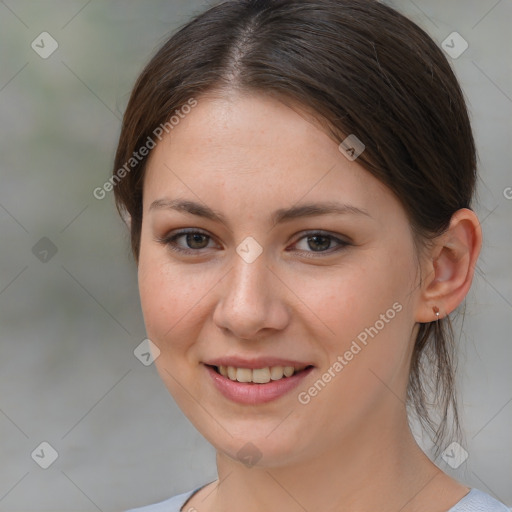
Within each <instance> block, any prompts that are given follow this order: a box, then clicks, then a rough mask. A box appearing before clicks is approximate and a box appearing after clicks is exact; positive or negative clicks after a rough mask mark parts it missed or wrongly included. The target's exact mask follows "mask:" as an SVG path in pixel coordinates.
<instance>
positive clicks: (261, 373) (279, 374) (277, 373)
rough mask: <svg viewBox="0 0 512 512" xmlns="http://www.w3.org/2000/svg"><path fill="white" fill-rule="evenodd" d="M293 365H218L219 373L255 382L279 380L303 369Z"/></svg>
mask: <svg viewBox="0 0 512 512" xmlns="http://www.w3.org/2000/svg"><path fill="white" fill-rule="evenodd" d="M304 368H305V366H303V367H301V368H294V367H293V366H271V367H269V366H267V367H266V368H256V369H254V370H252V369H250V368H235V367H234V366H218V367H217V369H218V370H219V373H220V374H221V375H223V376H224V377H228V378H229V379H230V380H233V381H238V382H254V383H256V384H266V383H267V382H270V381H271V380H280V379H282V378H283V377H291V376H292V375H293V374H294V373H296V372H299V371H301V370H303V369H304Z"/></svg>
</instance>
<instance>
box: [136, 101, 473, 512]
mask: <svg viewBox="0 0 512 512" xmlns="http://www.w3.org/2000/svg"><path fill="white" fill-rule="evenodd" d="M160 199H165V200H175V199H186V200H189V201H194V202H198V203H200V204H202V205H203V206H204V205H206V206H208V207H209V208H211V209H213V210H214V211H216V212H218V213H220V214H222V215H223V217H224V221H223V222H218V221H214V220H210V219H206V218H204V217H201V216H199V215H195V214H193V213H189V212H184V211H176V210H174V209H171V208H165V207H159V208H152V209H151V208H150V206H151V204H152V203H153V202H154V201H157V200H160ZM327 201H332V202H337V203H343V204H347V205H351V206H354V207H357V208H359V209H361V210H363V211H364V212H366V214H361V213H344V214H328V215H315V216H309V217H301V218H294V219H290V220H287V221H284V222H281V223H278V224H274V223H273V222H272V217H271V216H272V213H273V212H275V211H276V210H278V209H282V208H289V207H292V206H297V205H304V204H309V203H324V202H327ZM183 228H193V229H197V230H200V232H202V233H204V234H206V235H208V236H209V237H210V238H208V236H207V237H199V238H198V239H196V240H195V241H196V245H193V248H192V249H190V248H189V249H188V250H189V253H182V252H181V253H180V252H177V251H175V250H172V248H171V247H170V246H169V245H166V244H165V243H164V242H162V241H161V240H160V241H159V239H163V238H165V237H168V236H169V235H173V234H176V232H177V231H179V230H180V229H183ZM306 230H316V231H318V230H321V232H322V233H321V234H323V235H325V234H326V233H327V234H331V235H332V236H333V237H335V238H339V239H340V240H343V241H345V242H348V244H347V245H340V244H338V243H337V242H336V241H335V240H332V241H331V245H330V246H329V239H327V240H326V239H313V240H311V239H310V240H309V241H308V239H307V238H305V233H304V231H306ZM248 236H251V237H253V238H254V239H255V240H256V241H257V242H258V243H259V245H260V246H261V247H262V248H263V252H262V254H261V255H260V256H259V257H258V258H257V259H256V260H255V261H254V262H252V263H247V262H246V261H244V259H242V258H241V257H240V256H239V255H238V254H237V252H236V248H237V246H238V245H239V244H240V243H241V242H242V241H243V240H244V239H245V238H246V237H248ZM319 240H320V243H318V241H319ZM197 241H199V242H200V243H199V244H197ZM315 241H316V244H315ZM193 242H194V240H192V243H193ZM175 243H176V244H177V245H178V247H181V248H183V249H185V248H187V247H188V245H187V239H186V237H185V236H182V237H181V238H179V239H177V240H176V241H175ZM322 244H324V245H322ZM326 245H327V249H326ZM480 245H481V233H480V228H479V224H478V220H477V218H476V216H475V214H474V213H473V212H471V211H469V210H459V211H458V212H457V213H456V214H455V215H454V216H453V218H452V223H451V225H450V228H449V230H448V231H447V232H446V233H445V234H443V235H442V236H441V237H439V238H438V239H436V240H435V243H434V244H433V246H432V247H430V248H429V250H428V251H425V252H424V253H422V254H421V256H420V255H418V254H417V249H416V248H415V244H414V240H413V235H412V232H411V227H410V223H409V220H408V218H407V216H406V214H405V211H404V209H403V208H402V206H401V204H400V202H399V201H398V200H397V198H396V197H395V196H394V195H393V194H392V192H391V191H390V190H389V189H388V188H387V187H386V186H384V185H383V184H382V183H381V182H379V181H378V180H377V179H376V178H374V177H373V176H372V175H371V174H370V173H368V172H367V171H366V170H365V169H364V168H363V167H361V166H360V165H359V164H358V163H357V160H355V161H353V162H352V161H349V160H348V159H347V158H345V156H344V155H342V154H341V153H340V151H339V150H338V146H337V144H336V143H335V142H334V141H333V140H331V138H329V136H328V135H327V134H326V132H325V131H324V130H322V129H321V127H320V126H319V125H318V124H317V123H315V122H312V121H311V119H308V118H307V116H306V115H304V114H302V113H301V112H300V111H299V110H298V109H292V108H290V107H289V106H285V105H284V104H282V103H281V102H279V101H277V100H276V99H272V98H270V97H268V96H263V95H254V94H252V95H249V94H240V93H237V94H234V93H233V92H231V93H230V94H229V96H228V95H223V94H221V93H219V94H216V95H213V94H212V95H209V96H203V97H201V98H199V103H198V106H197V107H196V108H195V109H194V110H193V111H192V112H191V113H190V114H189V115H188V116H187V117H186V118H185V119H184V120H182V121H181V122H180V124H179V125H178V126H176V127H175V128H174V130H173V131H172V132H171V133H170V135H168V136H167V137H166V138H165V139H163V140H162V142H160V143H159V144H158V145H157V147H156V148H155V149H154V150H153V152H152V154H151V157H150V160H149V162H148V166H147V172H146V176H145V179H144V197H143V223H142V234H141V250H140V255H139V261H138V271H139V274H138V275H139V289H140V297H141V303H142V309H143V314H144V320H145V324H146V329H147V333H148V337H149V338H150V339H151V340H152V341H153V342H154V343H155V345H157V347H158V348H159V350H160V351H161V352H160V356H159V357H158V358H157V359H156V361H155V364H156V366H157V369H158V371H159V373H160V375H161V378H162V379H163V381H164V383H165V385H166V386H167V388H168V389H169V391H170V392H171V394H172V395H173V397H174V398H175V400H176V402H177V403H178V405H179V407H180V408H181V409H182V410H183V412H184V414H185V415H186V416H187V417H188V418H189V419H190V421H191V422H192V423H193V424H194V425H195V426H196V428H197V429H198V430H199V431H200V432H201V434H202V435H203V436H204V437H205V438H206V439H207V440H208V441H209V442H210V443H211V444H212V445H213V446H214V447H215V449H216V452H217V469H218V476H219V480H218V481H216V482H212V483H210V484H209V485H208V486H207V487H206V488H204V489H202V490H201V491H199V492H198V493H196V494H195V495H193V496H192V498H191V499H190V500H189V502H188V503H187V504H186V506H185V507H183V510H189V509H191V508H190V507H194V508H195V509H196V510H198V511H200V512H203V511H204V512H207V511H213V510H216V511H220V510H222V511H223V512H230V511H235V510H236V511H239V510H244V511H247V512H252V511H261V510H266V511H269V512H273V511H277V510H287V511H295V510H297V511H302V510H304V509H306V510H308V511H320V510H322V511H334V510H336V511H341V510H347V511H349V510H350V511H353V510H358V511H370V510H372V511H373V510H380V511H387V510H389V511H395V512H396V511H398V510H400V511H401V512H407V511H423V510H425V511H427V510H429V511H430V512H432V511H434V512H435V511H439V512H441V511H444V510H447V509H448V508H450V507H451V506H453V505H454V504H455V503H456V502H457V501H458V500H460V499H461V498H462V497H463V496H464V495H465V494H466V493H467V492H468V491H469V489H468V488H467V487H465V486H463V485H461V484H459V483H457V482H456V481H454V480H452V479H451V478H449V477H448V476H447V475H445V474H444V473H442V472H441V471H440V470H439V469H438V468H437V467H436V466H435V465H433V464H432V463H431V462H430V461H429V459H428V458H427V457H426V456H425V455H424V454H423V452H422V451H421V450H420V448H419V447H418V446H417V444H416V442H415V441H414V438H413V436H412V434H411V432H410V429H409V426H408V422H407V415H406V410H405V397H406V388H407V379H408V371H409V361H410V357H411V350H412V345H413V340H414V338H415V334H416V332H417V329H418V323H419V322H430V321H433V320H435V318H436V316H435V313H434V311H433V307H434V306H436V307H438V308H439V311H440V314H441V317H443V316H445V315H446V314H448V313H450V312H451V311H452V310H453V309H455V308H456V307H457V305H458V304H459V303H460V302H461V301H462V300H463V298H464V296H465V295H466V293H467V291H468V289H469V287H470V284H471V280H472V276H473V268H474V265H475V262H476V259H477V257H478V252H479V250H480ZM318 246H320V248H322V249H323V250H325V252H322V250H320V251H316V252H315V251H314V250H313V249H314V248H317V249H318ZM194 247H197V248H195V249H194ZM202 247H204V248H202ZM337 248H341V249H339V250H336V249H337ZM194 251H195V252H194ZM420 275H421V277H422V279H421V282H420ZM395 303H399V304H400V305H401V307H402V309H401V311H400V312H399V313H397V314H396V315H395V316H394V318H393V319H392V320H390V321H389V322H388V323H386V324H385V327H384V328H383V329H382V330H380V331H379V333H378V335H376V336H375V337H374V338H373V339H370V340H369V342H368V344H367V346H365V347H364V348H363V349H362V350H361V351H360V352H359V353H358V354H357V356H355V357H354V358H353V359H352V360H351V361H350V362H349V363H348V364H347V365H346V366H345V367H344V368H343V370H342V371H341V372H340V373H339V374H337V376H336V377H335V378H333V379H332V380H331V382H329V383H328V385H327V386H325V388H324V389H323V390H322V391H321V392H320V393H318V395H317V396H315V397H314V398H312V399H311V401H310V402H309V403H308V404H307V405H302V404H301V403H299V401H298V398H297V395H298V393H299V392H300V391H304V390H307V389H308V388H309V387H310V386H312V385H313V383H314V382H315V381H316V380H317V379H319V378H321V375H322V374H323V373H324V372H326V371H327V370H328V368H329V367H331V366H332V364H333V363H334V362H335V361H336V359H337V356H338V355H342V354H344V353H345V351H347V350H348V349H349V347H350V345H351V343H352V341H353V340H354V339H356V337H357V335H358V334H359V333H361V332H362V331H364V329H365V328H367V327H370V326H374V325H375V323H376V321H377V320H379V318H381V317H380V315H381V314H385V313H386V311H387V310H389V309H390V308H392V305H393V304H395ZM224 355H228V356H232V355H240V356H244V357H248V358H253V357H257V356H261V355H268V356H280V357H288V358H293V359H296V360H299V361H304V362H308V363H309V364H312V365H314V366H315V368H314V370H313V371H312V373H311V374H310V375H309V376H308V377H307V378H306V380H305V382H304V383H303V384H301V385H300V386H299V388H298V389H296V390H294V391H292V392H290V393H288V394H286V395H285V396H283V397H280V398H279V399H277V400H274V401H272V402H270V403H266V404H261V405H240V404H236V403H234V402H231V401H229V400H228V399H226V398H224V396H222V395H221V394H220V393H219V392H218V391H217V390H216V389H215V388H214V387H213V385H212V383H211V379H210V376H209V375H208V374H207V372H206V369H205V366H204V365H203V362H204V361H207V360H209V359H212V358H214V357H219V356H224ZM248 442H250V443H252V444H253V445H255V446H256V447H257V449H258V450H259V452H260V453H261V458H260V459H259V460H258V462H257V463H256V465H254V466H253V467H248V466H246V465H245V464H244V463H243V462H242V461H240V460H239V459H238V457H237V452H238V451H239V450H240V449H241V448H242V447H243V446H244V445H245V444H246V443H248ZM219 482H221V483H220V484H219Z"/></svg>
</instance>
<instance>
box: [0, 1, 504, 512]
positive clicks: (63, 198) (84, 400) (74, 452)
mask: <svg viewBox="0 0 512 512" xmlns="http://www.w3.org/2000/svg"><path fill="white" fill-rule="evenodd" d="M388 3H391V4H392V5H394V6H395V7H397V8H398V9H399V10H401V11H402V12H404V13H406V14H407V15H409V16H410V17H411V18H412V19H413V20H414V21H416V22H417V23H418V24H420V25H421V26H422V27H423V28H425V29H426V30H427V31H428V32H429V33H430V34H431V36H432V37H433V38H434V39H435V40H436V41H437V42H438V43H439V44H440V45H441V43H442V41H443V40H444V39H445V38H446V37H447V36H448V35H449V34H450V33H451V32H453V31H457V32H459V33H460V34H461V35H462V37H463V38H464V39H465V40H466V41H467V42H468V44H469V48H468V49H467V50H466V51H465V52H464V53H463V54H462V55H461V56H460V57H458V58H457V59H451V58H450V60H452V63H453V65H454V67H455V70H456V73H457V75H458V77H459V78H460V81H461V83H462V85H463V88H464V90H465V93H466V95H467V98H468V102H469V106H470V110H471V115H472V118H473V124H474V130H475V135H476V139H477V144H478V150H479V155H480V173H481V181H480V187H479V198H478V204H477V205H476V210H477V212H478V213H479V215H480V218H481V221H482V224H483V229H484V236H485V248H484V250H483V254H482V257H481V260H480V264H479V269H478V273H477V277H476V281H475V284H474V287H473V289H472V291H471V293H470V296H469V297H468V300H467V314H466V319H465V323H464V328H463V337H462V340H461V342H462V343H461V344H462V350H461V370H460V373H459V376H460V380H461V388H462V392H463V397H464V400H463V405H464V408H463V420H464V424H465V427H466V437H467V441H466V445H465V448H466V450H467V451H468V453H469V458H468V460H467V461H466V462H465V463H464V464H462V465H461V466H460V467H459V468H458V469H457V470H456V471H454V470H451V469H450V467H449V466H448V465H447V464H446V463H445V462H444V461H443V460H442V459H437V463H438V464H439V465H440V467H441V468H443V469H444V470H446V471H447V472H449V473H451V474H453V475H455V476H456V477H458V478H460V479H461V480H463V481H464V482H466V483H467V484H469V485H471V486H475V487H478V488H480V489H482V490H484V491H486V492H488V493H490V494H492V495H494V496H496V497H498V498H499V499H501V500H502V501H504V502H506V503H507V504H508V505H509V506H510V505H512V486H510V477H511V476H512V441H511V436H510V425H511V419H512V404H511V401H512V386H511V377H510V361H511V360H512V357H511V356H512V347H511V343H510V330H511V321H510V318H511V313H512V310H511V308H512V280H511V275H510V252H511V242H512V237H511V222H510V220H511V218H512V200H510V199H507V197H506V196H508V197H511V196H512V192H511V193H510V194H508V193H507V191H508V190H510V189H507V187H512V176H511V173H510V162H511V160H512V159H511V156H512V155H511V149H510V148H511V147H512V144H511V143H512V141H511V137H510V135H511V130H510V120H511V118H512V117H511V114H512V99H511V98H512V76H511V67H510V49H511V48H512V41H511V36H510V19H512V3H511V2H510V0H501V1H496V0H481V1H450V2H446V1H441V0H416V1H415V2H413V1H410V0H400V1H395V2H388ZM204 5H205V4H204V2H199V1H184V0H183V1H178V0H172V1H171V0H152V1H151V2H148V1H143V0H124V1H120V0H109V1H104V2H100V1H99V0H92V1H87V0H80V1H78V0H77V1H57V0H55V1H28V0H16V1H15V0H4V1H1V2H0V52H1V53H0V117H1V124H0V130H1V135H0V151H1V161H0V230H1V239H0V240H1V241H0V243H1V250H0V344H1V352H0V365H1V371H0V390H1V391H0V433H1V434H0V447H1V464H0V510H2V511H18V510H38V511H42V510H53V511H57V510H68V511H71V510H72V511H75V510H103V511H110V510H120V509H123V508H127V507H132V506H136V505H142V504H147V503H150V502H154V501H158V500H160V499H164V498H166V497H169V496H171V495H173V494H176V493H178V492H183V491H186V490H189V489H192V488H194V487H195V486H199V485H201V484H203V483H206V482H208V481H211V480H213V479H215V477H216V471H215V459H214V450H213V448H212V447H211V446H210V445H208V443H206V441H205V440H203V439H202V437H201V436H200V435H199V434H198V433H197V432H196V431H195V429H194V428H193V427H192V426H191V424H190V423H189V422H188V420H187V419H186V418H184V416H183V415H182V414H181V412H180V411H179V409H178V408H177V406H176V405H175V404H174V402H173V400H172V398H171V397H170V396H169V395H168V393H167V391H166V390H165V388H164V386H163V384H161V383H160V381H159V378H158V376H157V374H156V371H155V369H154V368H153V366H149V367H146V366H144V365H143V364H141V363H140V362H139V360H137V359H136V358H135V356H134V353H133V351H134V349H135V347H137V345H138V344H139V343H140V342H141V341H142V340H143V339H144V338H145V332H144V325H143V321H142V315H141V312H140V304H139V301H138V294H137V286H136V269H135V265H134V263H133V262H132V261H131V259H130V255H129V243H128V236H127V232H126V230H125V229H124V226H123V224H122V222H121V220H120V219H118V217H117V216H116V213H115V210H114V207H113V196H112V193H110V194H108V196H107V198H105V199H104V200H102V201H100V200H97V199H95V198H94V197H93V195H92V191H93V189H94V188H95V187H98V186H101V185H102V184H103V183H104V182H105V180H106V179H107V178H108V176H109V173H110V169H111V165H112V161H113V156H114V151H115V145H116V142H117V137H118V134H119V126H120V118H121V115H122V112H123V110H124V108H125V106H126V103H127V100H128V94H129V92H130V89H131V86H132V85H133V83H134V80H135V78H136V76H137V75H138V73H139V72H140V71H141V69H142V66H143V65H144V64H145V63H146V62H147V60H148V59H149V57H150V56H151V55H152V53H153V52H154V51H155V50H156V49H157V48H158V46H159V45H160V44H161V43H163V41H164V40H165V38H166V37H167V36H168V34H169V33H170V31H172V30H173V29H174V28H175V27H177V26H178V25H181V24H182V23H184V22H185V21H186V20H187V18H188V17H189V16H190V15H191V14H192V13H195V12H197V11H198V10H200V9H201V8H202V6H204ZM43 31H48V32H49V33H50V34H51V35H52V36H53V37H54V38H55V39H56V40H57V42H58V44H59V47H58V49H57V50H56V51H55V53H53V54H52V55H51V56H50V57H49V58H47V59H42V58H41V57H40V56H39V55H38V54H37V53H36V52H35V51H34V50H33V49H32V48H31V42H32V41H33V40H34V39H35V38H36V37H37V36H38V35H39V34H40V33H41V32H43ZM43 237H47V238H48V239H49V240H50V241H51V243H52V244H53V245H54V246H55V248H56V250H57V252H56V253H55V254H54V255H52V252H51V246H50V245H49V242H48V241H45V240H43V241H42V242H39V241H40V239H41V238H43ZM38 242H39V244H42V245H39V246H36V248H38V249H37V250H34V249H33V248H34V246H35V245H36V244H37V243H38ZM41 247H42V249H41ZM44 249H46V250H50V252H48V254H47V255H46V259H47V261H41V259H40V258H43V260H44V258H45V256H44V254H43V253H41V252H40V251H41V250H44ZM34 252H35V253H36V254H34ZM507 262H508V263H507ZM42 441H46V442H49V443H50V444H51V445H52V446H53V447H54V448H55V449H56V450H57V452H58V458H57V460H56V461H55V462H54V463H53V464H52V465H51V466H50V467H49V468H48V469H46V470H45V469H42V468H40V467H39V466H38V465H37V464H36V462H35V461H34V460H33V459H32V458H31V453H32V452H33V450H34V449H35V448H36V447H38V445H39V444H40V443H41V442H42ZM47 456H48V451H47V452H45V457H47ZM40 460H41V459H40Z"/></svg>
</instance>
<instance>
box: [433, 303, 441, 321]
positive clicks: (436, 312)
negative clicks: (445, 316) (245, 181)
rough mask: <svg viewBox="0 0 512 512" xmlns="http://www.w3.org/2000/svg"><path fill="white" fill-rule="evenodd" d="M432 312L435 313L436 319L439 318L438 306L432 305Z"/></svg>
mask: <svg viewBox="0 0 512 512" xmlns="http://www.w3.org/2000/svg"><path fill="white" fill-rule="evenodd" d="M432 309H433V311H434V313H435V314H436V317H437V320H439V308H438V307H437V306H434V307H433V308H432Z"/></svg>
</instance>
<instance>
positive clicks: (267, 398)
mask: <svg viewBox="0 0 512 512" xmlns="http://www.w3.org/2000/svg"><path fill="white" fill-rule="evenodd" d="M230 360H231V359H230ZM258 364H261V362H260V361H258ZM215 366H218V365H215ZM223 366H235V365H234V364H229V365H223ZM265 366H294V365H292V364H286V365H285V364H283V365H281V364H272V365H269V364H263V365H262V366H254V368H264V367H265ZM297 366H300V364H299V365H297ZM238 367H239V368H247V366H245V367H244V366H238ZM205 368H206V371H207V372H208V374H209V375H210V377H211V378H212V380H213V384H214V385H215V387H216V388H217V390H218V391H220V393H221V394H222V395H223V396H224V397H226V398H227V399H229V400H232V401H233V402H236V403H239V404H245V405H258V404H264V403H267V402H271V401H272V400H277V399H278V398H280V397H282V396H284V395H286V394H287V393H289V392H290V391H291V390H292V389H294V388H296V387H297V386H298V385H299V384H300V382H301V381H302V380H303V379H305V378H306V377H307V376H308V375H309V374H310V373H311V371H312V370H313V369H314V367H313V366H310V367H309V368H306V369H305V370H302V371H300V372H299V373H295V374H293V375H292V376H291V377H283V378H282V379H280V380H274V381H270V382H268V383H267V384H255V383H253V382H235V381H232V380H231V379H228V378H227V377H224V376H222V375H220V374H219V373H217V372H216V371H215V369H214V368H212V367H211V366H206V365H205Z"/></svg>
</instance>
